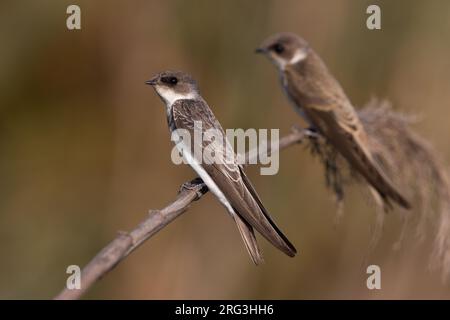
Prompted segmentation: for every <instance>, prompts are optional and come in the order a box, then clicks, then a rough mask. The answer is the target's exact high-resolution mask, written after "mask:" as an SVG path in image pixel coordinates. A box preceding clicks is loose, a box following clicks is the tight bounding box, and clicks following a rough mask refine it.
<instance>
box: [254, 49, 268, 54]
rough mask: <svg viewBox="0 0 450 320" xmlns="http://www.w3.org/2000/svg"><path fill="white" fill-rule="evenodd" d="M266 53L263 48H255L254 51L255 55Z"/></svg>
mask: <svg viewBox="0 0 450 320" xmlns="http://www.w3.org/2000/svg"><path fill="white" fill-rule="evenodd" d="M264 52H266V50H264V49H263V48H256V49H255V53H264Z"/></svg>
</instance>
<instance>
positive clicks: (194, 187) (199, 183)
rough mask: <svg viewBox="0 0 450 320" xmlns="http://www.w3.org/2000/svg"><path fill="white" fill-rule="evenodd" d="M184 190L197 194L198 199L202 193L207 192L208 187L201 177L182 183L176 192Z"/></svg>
mask: <svg viewBox="0 0 450 320" xmlns="http://www.w3.org/2000/svg"><path fill="white" fill-rule="evenodd" d="M184 190H188V191H194V192H195V193H196V194H197V199H200V197H201V196H202V195H204V194H205V193H206V192H208V187H207V186H206V184H205V183H204V182H203V180H202V179H201V178H195V179H194V180H191V181H188V182H185V183H183V184H182V185H181V187H180V190H179V192H178V193H180V192H182V191H184ZM197 199H196V200H197Z"/></svg>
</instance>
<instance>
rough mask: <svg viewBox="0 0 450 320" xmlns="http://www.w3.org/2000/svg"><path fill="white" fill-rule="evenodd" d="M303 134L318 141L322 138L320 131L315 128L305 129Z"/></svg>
mask: <svg viewBox="0 0 450 320" xmlns="http://www.w3.org/2000/svg"><path fill="white" fill-rule="evenodd" d="M303 132H304V133H305V135H306V136H307V137H308V138H310V139H318V138H319V137H320V133H319V131H318V130H317V129H316V128H314V127H309V128H306V129H303Z"/></svg>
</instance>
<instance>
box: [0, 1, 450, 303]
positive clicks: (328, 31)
mask: <svg viewBox="0 0 450 320" xmlns="http://www.w3.org/2000/svg"><path fill="white" fill-rule="evenodd" d="M375 3H376V4H379V5H380V6H381V9H382V30H380V31H369V30H367V29H366V27H365V23H366V18H367V14H366V13H365V11H366V8H367V6H368V5H369V4H375ZM69 4H78V5H79V6H80V7H81V12H82V13H81V23H82V30H78V31H69V30H67V28H66V18H67V14H66V8H67V6H68V5H69ZM278 31H293V32H296V33H298V34H300V35H302V36H303V37H305V38H306V39H307V40H308V41H309V42H310V44H311V45H312V46H313V47H314V48H315V49H316V51H317V52H318V53H319V54H320V55H321V56H322V57H323V59H324V60H325V61H326V63H327V64H328V66H329V68H330V69H331V70H332V72H333V73H334V74H335V76H336V77H337V78H338V80H339V81H340V82H341V84H342V85H343V87H344V89H345V90H346V92H347V94H348V95H349V96H350V97H351V100H352V101H353V103H354V104H355V105H356V106H361V105H363V104H364V103H365V102H366V101H368V100H369V99H370V98H371V97H372V96H378V97H381V98H389V99H390V100H391V101H392V102H393V105H394V108H395V109H396V110H401V111H404V112H406V113H416V114H419V115H421V116H422V121H421V122H420V123H419V124H418V125H416V130H417V131H418V132H419V133H420V134H422V135H423V136H424V137H426V138H428V139H429V140H431V141H432V143H433V144H434V146H435V147H436V148H437V149H438V150H439V151H440V152H441V155H442V157H443V159H444V161H446V162H447V163H448V161H449V160H450V146H449V144H448V137H449V132H450V129H449V124H448V123H449V120H448V119H449V116H450V111H449V110H450V90H449V85H450V59H449V57H450V41H449V37H450V2H449V1H445V0H440V1H439V0H434V1H406V0H402V1H375V0H374V1H356V0H353V1H351V0H340V1H333V0H325V1H324V0H321V1H315V0H308V1H269V0H263V1H246V2H244V1H237V0H236V1H207V0H203V1H181V0H180V1H143V0H142V1H136V0H134V1H128V2H125V1H80V0H78V1H49V0H47V1H39V2H37V1H31V0H29V1H4V2H2V3H1V4H0V39H1V43H2V44H1V50H0V255H1V257H2V258H1V263H0V298H2V299H12V298H25V299H34V298H51V297H53V296H54V295H55V294H56V293H57V292H59V291H60V289H62V287H63V286H64V285H65V281H66V277H67V274H66V273H65V270H66V267H67V266H68V265H71V264H78V265H80V266H83V265H85V264H86V263H87V262H88V261H89V259H90V258H91V257H92V256H93V255H94V254H95V253H96V252H97V251H98V250H100V249H101V248H102V247H103V246H104V245H106V244H107V243H108V242H109V241H110V240H111V239H112V238H113V237H115V236H116V232H117V231H119V230H130V229H131V228H132V227H134V226H135V225H136V224H137V223H138V222H140V221H141V220H142V219H143V218H144V216H145V215H146V213H147V211H148V210H149V209H151V208H153V209H156V208H161V207H163V206H164V205H165V204H167V203H168V202H170V201H171V200H172V199H174V196H175V195H176V192H177V190H178V188H179V186H180V185H181V184H182V183H183V182H184V181H185V180H187V179H191V178H193V177H194V173H193V171H192V170H191V169H190V168H189V167H187V166H175V165H174V164H172V162H171V160H170V150H171V148H172V144H171V142H170V141H169V134H168V129H167V124H166V119H165V112H164V107H163V104H162V103H161V102H160V100H159V99H158V97H157V96H156V95H155V93H154V92H153V91H152V90H151V88H149V87H148V86H145V85H144V81H145V80H147V79H148V78H149V77H150V76H152V75H153V74H155V73H156V72H159V71H162V70H165V69H180V70H184V71H188V72H189V73H191V74H192V75H194V77H195V78H196V79H197V80H198V82H199V84H200V88H201V90H202V93H203V96H204V97H205V99H206V100H207V101H208V102H209V104H210V106H211V107H212V109H213V110H214V112H215V114H216V116H217V117H218V118H219V120H220V121H221V123H222V125H223V126H224V127H225V128H280V129H281V134H283V133H287V132H288V131H289V128H290V127H291V125H293V124H294V123H300V124H301V120H300V119H299V118H298V117H297V116H296V115H295V113H294V111H293V110H292V109H291V107H290V106H289V105H288V102H287V100H286V98H285V97H284V96H283V94H282V92H281V90H280V88H279V85H278V79H277V76H276V72H275V70H274V68H273V66H271V65H270V64H269V63H268V61H266V60H265V59H263V58H262V57H260V56H256V55H254V54H253V50H254V49H255V47H256V46H257V45H258V44H259V43H260V41H262V40H263V39H264V38H265V37H266V36H268V35H270V34H272V33H274V32H278ZM280 157H281V163H280V171H279V174H278V175H275V176H260V175H259V174H258V172H259V171H258V170H257V167H252V168H250V170H249V175H250V177H251V179H252V181H253V182H254V184H255V185H256V188H257V190H258V191H259V193H260V195H261V197H262V199H263V201H264V203H265V205H266V207H267V208H268V209H269V211H270V212H271V213H272V214H273V215H274V216H275V218H276V220H277V222H278V224H279V225H280V227H281V229H282V230H284V231H285V233H286V234H287V235H288V237H289V238H290V240H291V241H292V242H293V243H294V244H295V245H296V247H297V249H298V250H299V254H298V256H297V257H296V258H294V259H290V258H288V257H286V256H284V255H283V254H282V253H280V252H279V251H278V250H276V249H275V248H273V247H272V246H271V245H270V244H268V243H267V242H266V241H265V240H263V239H261V240H260V243H261V245H262V247H263V249H265V250H264V251H265V260H266V264H265V265H263V266H260V267H255V266H253V265H252V263H251V261H250V259H249V257H248V255H247V253H246V251H245V248H244V246H243V244H242V242H241V239H240V236H239V233H238V232H237V230H236V227H235V225H234V224H233V222H232V220H231V219H230V218H229V216H228V214H227V213H226V211H225V210H224V208H223V207H222V206H221V205H219V203H218V202H217V201H216V200H215V199H214V197H213V196H211V195H207V196H206V197H205V198H203V199H202V200H201V201H199V202H197V203H195V204H194V205H193V206H192V207H191V209H190V210H189V211H188V212H187V213H186V214H185V215H183V216H182V217H181V218H179V219H178V220H176V221H175V222H174V223H172V224H171V225H169V226H168V227H167V228H165V229H163V230H162V231H161V232H160V233H159V234H158V235H157V236H155V237H154V238H153V239H151V240H150V241H148V242H147V243H146V244H145V245H144V246H142V247H141V248H140V249H139V250H137V251H136V252H135V253H133V254H132V255H131V256H130V257H129V258H128V259H127V260H126V261H124V262H123V263H122V264H120V265H119V266H118V267H117V269H115V270H114V271H113V272H112V273H110V274H109V275H107V276H106V277H105V278H104V279H102V280H101V281H100V282H99V283H98V284H97V285H95V286H94V288H93V290H92V291H90V292H89V294H88V295H87V296H86V297H87V298H102V299H132V298H133V299H173V298H178V299H196V298H199V299H203V298H205V299H209V298H218V299H229V298H234V299H241V298H262V299H269V298H274V299H284V298H286V299H302V298H309V299H314V298H324V299H332V298H352V299H353V298H356V299H366V298H368V299H374V298H375V299H376V298H387V299H390V298H450V285H448V284H447V285H445V284H442V283H441V281H440V274H438V273H433V272H430V271H429V270H428V257H429V252H430V241H429V240H428V239H427V240H426V241H425V242H423V243H419V242H418V241H417V239H416V238H414V237H413V236H411V237H408V238H407V239H406V241H405V242H404V243H403V246H402V247H401V249H400V250H393V245H394V243H395V241H396V240H397V239H398V237H399V232H400V229H401V219H400V217H399V215H397V214H390V215H388V216H387V217H386V225H385V228H384V233H383V236H382V239H381V241H380V243H379V244H378V246H377V247H376V248H375V250H374V251H373V252H372V253H371V254H369V256H368V260H367V262H365V261H364V258H365V257H366V255H367V254H368V250H367V249H368V246H369V242H370V238H371V230H372V229H373V226H374V218H375V213H374V210H373V209H372V208H371V207H369V206H368V205H367V203H366V202H365V200H364V197H363V196H362V192H361V191H360V190H359V189H358V188H352V189H351V190H350V192H349V195H348V198H347V199H346V203H345V215H344V217H343V219H342V220H341V222H340V223H339V224H338V225H335V224H334V217H335V206H334V203H333V201H332V195H331V193H329V192H328V191H327V190H326V189H325V185H324V180H323V172H322V168H321V165H320V164H319V162H318V161H317V160H316V159H313V158H312V157H311V156H310V155H309V154H308V153H307V152H306V150H304V149H303V148H302V147H293V148H290V149H288V150H286V151H283V152H282V153H281V156H280ZM368 264H377V265H379V266H380V267H381V271H382V289H381V290H379V291H376V290H375V291H369V290H368V289H367V288H366V278H367V274H366V267H367V265H368Z"/></svg>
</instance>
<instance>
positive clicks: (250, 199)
mask: <svg viewBox="0 0 450 320" xmlns="http://www.w3.org/2000/svg"><path fill="white" fill-rule="evenodd" d="M146 83H147V84H149V85H151V86H152V87H153V88H154V89H155V91H156V93H157V94H158V95H159V97H160V98H161V99H162V100H163V102H164V103H165V105H166V111H167V120H168V124H169V129H170V131H171V132H172V133H174V132H175V133H176V130H177V129H187V130H189V131H190V132H191V137H193V136H194V132H193V131H194V125H195V124H198V123H199V122H201V124H202V126H201V130H202V131H203V132H204V131H206V130H208V129H210V128H214V129H217V130H219V132H221V134H222V137H226V136H225V133H224V131H223V129H222V127H221V125H220V123H219V122H218V121H217V119H216V118H215V116H214V115H213V113H212V111H211V109H210V108H209V106H208V104H207V103H206V101H205V100H204V99H203V98H202V96H201V95H200V93H199V89H198V86H197V83H196V82H195V81H194V80H193V79H192V77H191V76H189V75H188V74H185V73H182V72H177V71H166V72H162V73H160V74H158V75H156V76H155V77H153V78H152V79H151V80H149V81H147V82H146ZM197 127H198V126H197ZM224 140H225V143H219V142H218V141H215V140H214V141H213V142H210V143H213V144H214V145H213V146H212V148H213V150H214V152H217V153H219V154H222V155H225V154H227V152H231V154H233V155H235V153H234V150H232V147H231V145H230V144H229V143H228V141H227V140H226V138H224ZM216 142H217V143H216ZM194 144H195V140H194ZM201 144H202V145H201V146H197V147H200V148H201V149H204V148H206V144H205V142H202V143H201ZM208 145H209V143H208ZM177 146H178V144H177ZM194 147H195V146H192V144H191V146H190V148H191V149H190V150H191V152H184V153H183V156H184V157H185V160H186V161H187V162H188V163H189V164H190V165H191V167H192V168H193V169H194V170H195V172H196V173H197V174H198V175H199V176H200V178H201V179H202V180H203V182H204V183H205V184H206V185H207V186H208V188H209V190H210V191H211V192H212V193H213V194H214V195H215V196H216V197H217V199H218V200H219V201H220V203H221V204H222V205H223V206H225V208H226V209H227V211H228V212H229V213H230V215H231V217H232V218H233V219H234V221H235V222H236V225H237V227H238V230H239V232H240V234H241V236H242V239H243V240H244V243H245V246H246V247H247V250H248V252H249V254H250V256H251V258H252V260H253V262H254V263H255V264H259V263H261V262H262V261H263V260H262V254H261V251H260V249H259V247H258V243H257V242H256V238H255V234H254V231H253V228H254V229H256V230H257V231H258V232H260V233H261V234H262V235H263V236H264V237H265V238H266V239H267V240H268V241H269V242H271V243H272V244H273V245H274V246H275V247H277V248H278V249H280V250H281V251H283V252H284V253H285V254H287V255H288V256H290V257H293V256H294V255H295V253H296V250H295V248H294V246H293V245H292V244H291V243H290V242H289V240H288V239H287V238H286V236H285V235H284V234H283V233H282V232H281V231H280V229H279V228H278V227H277V226H276V224H275V222H274V221H273V219H272V218H271V216H270V215H269V213H268V212H267V210H266V209H265V208H264V206H263V205H262V202H261V199H260V198H259V196H258V194H257V193H256V191H255V189H254V187H253V186H252V184H251V182H250V180H249V179H248V178H247V176H246V175H245V173H244V170H243V168H242V166H241V165H239V164H237V162H236V161H232V162H230V161H223V162H220V161H219V162H217V161H215V162H214V161H213V163H210V164H208V162H205V161H199V160H198V157H196V156H195V154H194V151H193V150H194ZM209 148H211V145H209ZM235 159H236V157H235Z"/></svg>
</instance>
